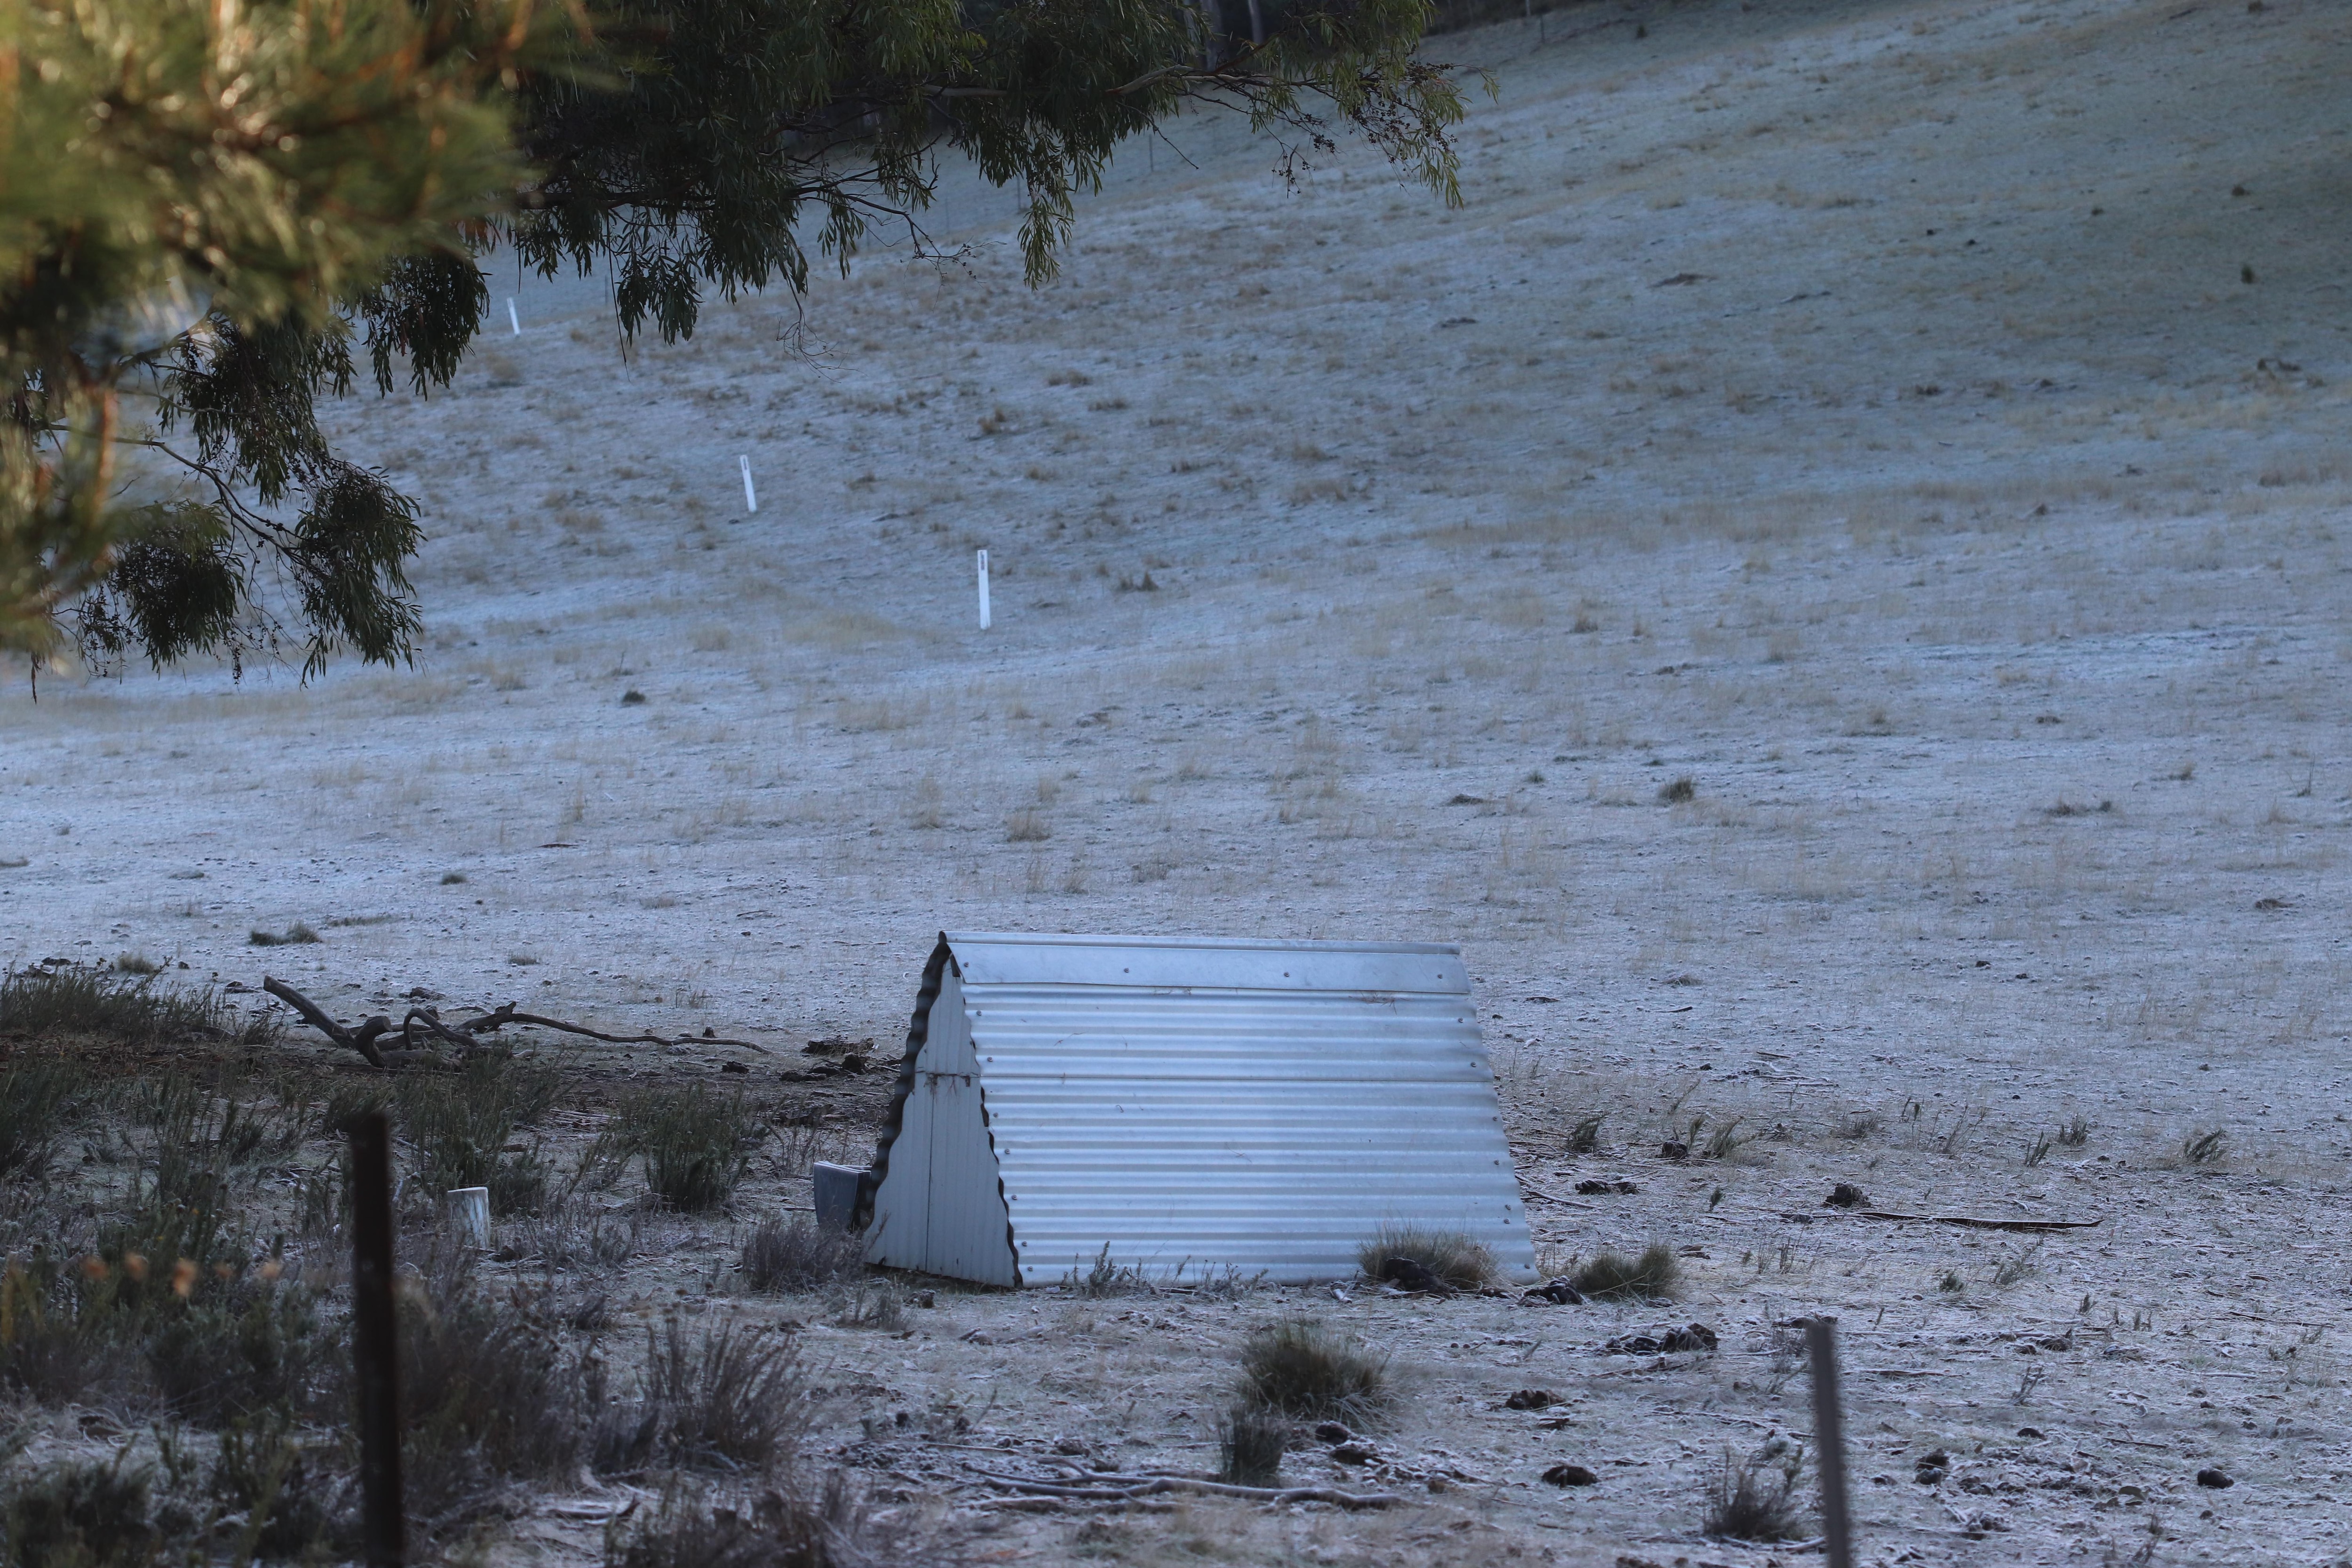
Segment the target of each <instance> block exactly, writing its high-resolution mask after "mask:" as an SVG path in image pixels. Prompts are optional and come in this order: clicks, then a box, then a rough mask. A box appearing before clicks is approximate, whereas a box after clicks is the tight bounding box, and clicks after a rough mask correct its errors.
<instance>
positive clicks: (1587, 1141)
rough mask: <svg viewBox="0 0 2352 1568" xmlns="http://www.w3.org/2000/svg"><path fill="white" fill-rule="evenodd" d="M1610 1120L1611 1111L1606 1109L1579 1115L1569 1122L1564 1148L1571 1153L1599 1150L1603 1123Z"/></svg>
mask: <svg viewBox="0 0 2352 1568" xmlns="http://www.w3.org/2000/svg"><path fill="white" fill-rule="evenodd" d="M1608 1120H1609V1113H1608V1112H1607V1111H1605V1110H1596V1111H1594V1112H1593V1113H1592V1114H1591V1115H1590V1116H1580V1117H1578V1118H1577V1119H1576V1120H1575V1121H1573V1122H1571V1123H1570V1124H1569V1129H1568V1137H1567V1138H1566V1140H1565V1141H1564V1142H1563V1143H1562V1148H1563V1149H1564V1150H1565V1151H1566V1152H1568V1153H1570V1154H1592V1153H1597V1152H1600V1149H1601V1123H1602V1122H1604V1121H1608Z"/></svg>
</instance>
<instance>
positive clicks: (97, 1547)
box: [0, 1455, 162, 1568]
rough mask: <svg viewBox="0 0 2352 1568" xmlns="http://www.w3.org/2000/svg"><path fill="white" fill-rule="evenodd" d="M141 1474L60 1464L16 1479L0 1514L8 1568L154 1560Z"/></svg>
mask: <svg viewBox="0 0 2352 1568" xmlns="http://www.w3.org/2000/svg"><path fill="white" fill-rule="evenodd" d="M150 1486H151V1482H150V1481H149V1479H148V1473H147V1471H146V1470H144V1469H126V1468H124V1465H123V1456H121V1455H117V1456H116V1457H115V1458H114V1459H113V1460H112V1461H111V1462H110V1463H106V1464H100V1463H97V1462H94V1461H87V1460H84V1461H75V1460H67V1461H64V1462H61V1463H58V1464H55V1465H52V1466H50V1467H49V1468H47V1469H45V1470H42V1471H40V1472H39V1473H37V1474H36V1475H34V1476H32V1477H31V1478H29V1479H25V1480H20V1481H18V1482H17V1483H16V1486H15V1487H14V1488H13V1489H11V1491H10V1492H9V1495H8V1501H7V1506H6V1510H5V1515H0V1519H5V1528H6V1530H7V1552H8V1556H7V1561H8V1563H10V1564H11V1568H15V1565H16V1564H20V1563H21V1564H23V1565H24V1568H36V1565H46V1564H49V1563H58V1564H68V1563H71V1564H77V1565H79V1564H83V1563H87V1564H89V1565H90V1568H116V1565H117V1564H121V1565H124V1568H128V1565H130V1564H133V1563H150V1562H153V1561H154V1560H155V1559H156V1557H157V1555H158V1553H159V1551H160V1548H161V1545H162V1542H161V1541H160V1539H159V1538H158V1535H157V1532H156V1530H155V1526H154V1524H153V1522H152V1521H151V1520H150V1519H149V1517H148V1509H149V1506H150V1502H151V1497H150V1490H149V1489H150Z"/></svg>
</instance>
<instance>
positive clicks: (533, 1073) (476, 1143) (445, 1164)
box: [394, 1053, 561, 1215]
mask: <svg viewBox="0 0 2352 1568" xmlns="http://www.w3.org/2000/svg"><path fill="white" fill-rule="evenodd" d="M560 1083H561V1080H560V1079H558V1077H557V1075H556V1074H555V1072H554V1071H553V1070H552V1069H550V1068H540V1067H534V1066H530V1065H528V1064H524V1063H520V1062H517V1061H515V1060H514V1059H513V1058H511V1057H508V1056H504V1055H499V1054H496V1053H486V1054H484V1055H480V1056H477V1057H475V1058H472V1059H471V1060H469V1061H467V1063H466V1065H465V1067H464V1068H461V1069H460V1070H458V1071H457V1072H454V1073H415V1074H410V1075H404V1076H403V1077H402V1078H401V1079H400V1082H399V1087H398V1089H396V1090H395V1091H394V1104H395V1105H396V1106H397V1107H398V1109H399V1111H400V1125H401V1131H402V1132H403V1133H404V1134H405V1135H406V1137H407V1139H408V1141H409V1142H410V1144H411V1145H413V1146H414V1148H415V1152H416V1159H415V1166H414V1169H415V1179H416V1181H417V1182H418V1184H420V1185H422V1186H423V1187H424V1189H425V1192H426V1193H427V1194H429V1195H430V1196H432V1197H433V1198H435V1199H436V1200H437V1199H438V1198H439V1197H440V1196H441V1194H444V1193H446V1192H448V1191H450V1190H451V1189H453V1188H456V1187H488V1188H489V1189H490V1208H491V1211H492V1212H493V1213H495V1214H499V1215H516V1214H536V1213H538V1212H539V1210H540V1207H541V1205H542V1204H543V1203H544V1202H545V1201H546V1196H547V1170H546V1166H545V1163H543V1162H542V1161H541V1158H540V1156H539V1153H538V1151H537V1150H536V1149H530V1150H524V1151H522V1152H517V1153H512V1154H509V1153H508V1152H505V1151H506V1146H507V1144H508V1143H509V1142H510V1141H511V1140H512V1139H513V1137H514V1135H515V1132H516V1131H517V1130H518V1129H520V1128H522V1127H526V1126H529V1125H530V1124H531V1123H533V1122H535V1121H538V1120H539V1119H540V1118H541V1117H542V1116H544V1115H545V1114H546V1113H547V1110H548V1108H549V1107H551V1106H552V1105H553V1104H554V1103H555V1095H556V1090H557V1089H558V1088H559V1087H560Z"/></svg>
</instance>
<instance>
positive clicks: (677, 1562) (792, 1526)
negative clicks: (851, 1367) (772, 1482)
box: [604, 1470, 895, 1568]
mask: <svg viewBox="0 0 2352 1568" xmlns="http://www.w3.org/2000/svg"><path fill="white" fill-rule="evenodd" d="M894 1555H895V1553H894V1552H893V1549H892V1547H891V1544H890V1541H889V1537H888V1534H887V1532H886V1531H884V1529H883V1528H882V1527H881V1526H879V1525H878V1524H877V1522H876V1521H875V1520H874V1519H873V1518H872V1517H870V1516H869V1515H868V1513H867V1511H866V1508H865V1506H864V1505H863V1504H862V1503H860V1502H859V1500H858V1499H857V1497H856V1493H855V1492H853V1491H852V1490H851V1489H850V1486H849V1480H848V1478H847V1477H845V1476H844V1475H843V1474H842V1473H841V1472H840V1471H838V1470H835V1471H832V1472H830V1473H828V1474H827V1475H826V1477H825V1479H824V1486H823V1487H822V1488H820V1489H817V1490H816V1491H815V1492H814V1494H812V1493H811V1492H809V1491H808V1490H807V1489H795V1488H792V1487H784V1488H781V1489H770V1490H768V1491H765V1492H762V1493H761V1496H760V1499H759V1501H758V1503H757V1505H756V1506H755V1507H754V1508H753V1509H752V1510H751V1512H750V1513H748V1514H746V1513H743V1512H741V1511H739V1510H737V1509H735V1508H733V1507H731V1506H719V1505H717V1504H715V1503H713V1502H712V1501H711V1500H709V1498H706V1497H704V1496H702V1495H700V1494H699V1493H698V1492H697V1491H695V1490H693V1489H690V1488H688V1486H687V1485H686V1484H685V1483H683V1482H678V1481H673V1482H672V1483H671V1485H670V1486H669V1488H668V1489H667V1490H665V1491H664V1492H663V1494H662V1500H661V1506H660V1507H659V1508H658V1509H654V1510H646V1511H645V1512H642V1513H640V1514H639V1515H638V1516H637V1521H636V1522H635V1524H633V1525H631V1526H630V1527H629V1528H628V1529H627V1530H626V1531H622V1530H621V1529H620V1528H619V1527H617V1526H616V1527H615V1528H614V1531H612V1533H611V1534H610V1535H608V1536H607V1537H606V1540H605V1544H604V1563H605V1568H847V1565H849V1564H853V1563H874V1562H882V1561H888V1560H890V1559H891V1558H892V1557H893V1556H894Z"/></svg>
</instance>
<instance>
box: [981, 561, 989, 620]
mask: <svg viewBox="0 0 2352 1568" xmlns="http://www.w3.org/2000/svg"><path fill="white" fill-rule="evenodd" d="M980 629H981V630H982V631H986V630H987V629H988V552H987V551H985V550H983V551H982V552H980Z"/></svg>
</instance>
